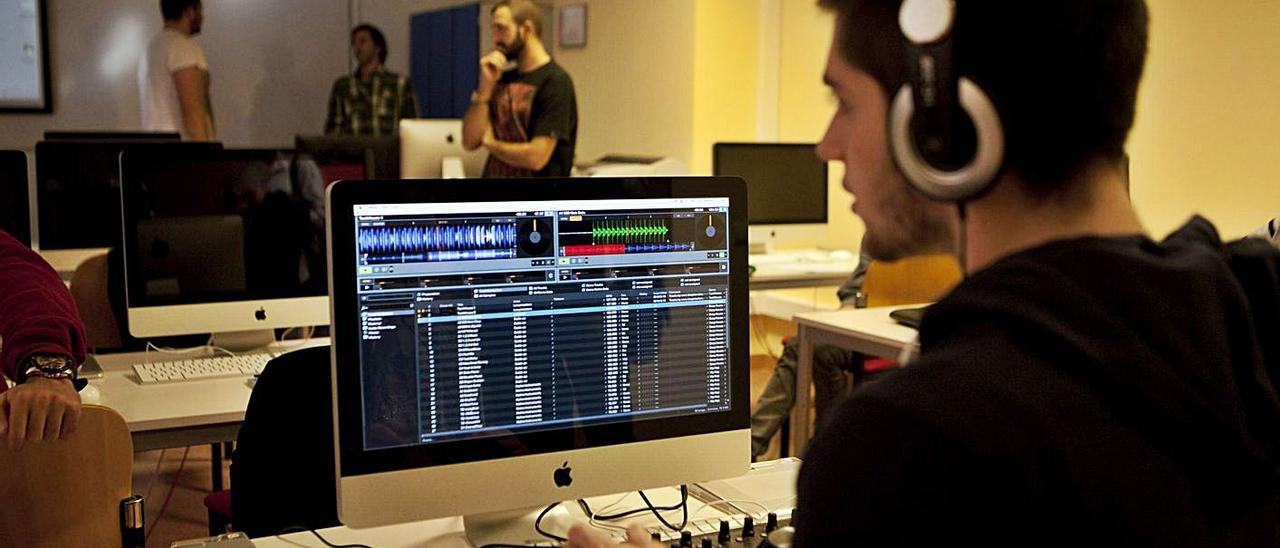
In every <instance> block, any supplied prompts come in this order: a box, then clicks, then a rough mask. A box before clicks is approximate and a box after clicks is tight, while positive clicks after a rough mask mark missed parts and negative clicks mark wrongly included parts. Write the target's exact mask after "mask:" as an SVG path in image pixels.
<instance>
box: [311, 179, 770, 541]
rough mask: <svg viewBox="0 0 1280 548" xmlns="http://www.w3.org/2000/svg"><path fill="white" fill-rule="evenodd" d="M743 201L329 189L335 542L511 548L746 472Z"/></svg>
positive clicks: (590, 192) (599, 188)
mask: <svg viewBox="0 0 1280 548" xmlns="http://www.w3.org/2000/svg"><path fill="white" fill-rule="evenodd" d="M735 183H736V184H735ZM742 190H743V189H742V186H741V182H740V181H736V180H734V181H727V180H717V179H712V178H682V179H660V180H643V179H613V180H598V179H596V180H587V179H559V180H549V181H546V182H544V184H539V185H536V188H533V186H532V185H530V187H529V188H515V189H513V188H511V185H510V184H509V183H506V182H504V181H501V180H488V179H480V180H468V181H466V182H465V183H464V182H452V181H440V182H439V184H433V185H430V186H424V185H420V184H414V183H412V182H399V183H362V184H356V185H350V184H340V185H337V186H335V187H334V188H333V189H332V190H331V192H330V202H329V203H330V208H331V211H332V212H333V216H332V217H331V223H330V230H331V231H332V233H331V238H333V244H332V245H333V246H334V254H333V265H334V266H333V268H334V271H333V275H332V282H333V284H334V290H333V291H334V312H333V314H334V318H333V326H334V330H335V347H334V360H335V362H334V364H335V387H336V389H337V398H336V402H335V413H336V420H337V424H338V435H337V438H338V441H337V444H338V450H339V455H340V458H339V467H340V471H341V479H340V483H339V499H340V510H339V515H340V516H341V518H342V521H343V523H345V524H347V525H349V526H354V527H363V526H370V525H376V524H382V523H394V522H398V521H410V520H417V519H426V518H430V517H438V516H447V515H457V514H459V513H461V514H465V515H467V518H466V528H467V531H468V535H469V536H470V537H471V539H472V541H473V542H476V543H483V542H498V541H503V542H523V541H527V540H530V539H531V538H532V537H534V536H536V535H534V533H533V531H532V529H530V528H528V523H526V522H524V521H522V520H521V519H517V518H521V517H524V518H529V517H530V516H529V512H528V511H527V510H526V508H529V507H534V506H537V507H538V509H541V508H542V507H545V506H546V505H547V504H548V503H550V502H554V501H559V500H566V499H573V498H578V497H581V496H587V495H593V494H605V493H611V492H618V491H624V490H632V489H639V488H649V487H659V486H668V485H676V484H680V483H688V482H694V481H703V480H707V479H713V478H719V477H730V476H734V475H735V474H741V473H743V472H744V471H745V470H746V468H747V466H748V464H749V437H750V436H749V429H748V424H747V422H748V420H747V409H748V407H749V404H750V402H749V401H747V400H748V397H747V383H748V378H747V371H748V362H747V357H746V355H745V354H746V348H747V345H746V344H745V337H746V324H745V321H746V315H745V313H746V311H745V304H744V303H745V297H744V294H745V290H746V285H745V276H744V274H745V222H744V221H745V218H744V215H743V213H744V212H742V211H741V209H734V208H735V207H737V208H741V207H742V204H743V202H742V196H743V194H742ZM432 196H434V198H432ZM493 196H502V198H503V199H504V201H502V202H494V201H481V200H493V198H492V197H493ZM677 196H678V197H677ZM427 200H434V201H432V202H428V201H427ZM338 212H341V214H338ZM388 493H394V496H390V497H389V496H388V495H387V494H388ZM441 493H450V494H451V495H450V496H440V494H441ZM506 511H511V512H510V513H504V512H506ZM534 513H536V512H534ZM561 532H563V530H561Z"/></svg>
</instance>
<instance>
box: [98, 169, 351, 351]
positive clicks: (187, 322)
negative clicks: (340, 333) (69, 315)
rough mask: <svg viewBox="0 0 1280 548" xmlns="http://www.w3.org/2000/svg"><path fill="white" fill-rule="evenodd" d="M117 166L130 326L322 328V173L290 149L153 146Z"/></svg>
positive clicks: (172, 329)
mask: <svg viewBox="0 0 1280 548" xmlns="http://www.w3.org/2000/svg"><path fill="white" fill-rule="evenodd" d="M122 163H123V167H122V179H121V180H122V182H123V187H122V190H121V196H122V210H123V211H124V246H123V256H124V279H125V289H126V291H125V302H126V305H127V307H128V325H129V331H130V333H131V334H132V335H133V336H134V337H138V338H149V337H162V336H171V335H188V334H199V333H214V334H225V333H233V332H249V331H257V332H261V330H268V329H270V328H280V327H295V326H309V325H323V324H325V323H327V322H328V309H329V300H328V298H327V287H328V284H327V281H326V267H325V265H326V261H325V247H324V239H323V231H324V204H323V186H324V182H323V180H322V179H321V177H320V172H319V169H318V168H317V167H316V166H315V165H314V164H313V163H311V162H309V161H306V160H295V158H294V156H293V153H292V151H277V150H261V149H255V150H198V149H197V150H193V149H190V148H186V147H180V146H174V147H171V148H166V147H160V148H151V149H147V150H146V151H141V152H137V153H131V152H126V153H125V154H124V156H123V160H122Z"/></svg>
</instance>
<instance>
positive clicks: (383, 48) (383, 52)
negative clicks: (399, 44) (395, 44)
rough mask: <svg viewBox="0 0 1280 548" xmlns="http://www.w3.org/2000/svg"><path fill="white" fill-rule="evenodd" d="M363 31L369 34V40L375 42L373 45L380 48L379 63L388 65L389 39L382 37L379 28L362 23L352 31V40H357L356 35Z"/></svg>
mask: <svg viewBox="0 0 1280 548" xmlns="http://www.w3.org/2000/svg"><path fill="white" fill-rule="evenodd" d="M361 31H364V32H367V33H369V38H370V39H372V40H373V45H375V46H378V62H379V63H382V64H386V62H387V37H386V36H383V35H382V31H380V30H378V27H375V26H373V25H370V24H369V23H360V24H359V25H356V27H355V28H353V29H351V39H352V40H355V39H356V33H357V32H361Z"/></svg>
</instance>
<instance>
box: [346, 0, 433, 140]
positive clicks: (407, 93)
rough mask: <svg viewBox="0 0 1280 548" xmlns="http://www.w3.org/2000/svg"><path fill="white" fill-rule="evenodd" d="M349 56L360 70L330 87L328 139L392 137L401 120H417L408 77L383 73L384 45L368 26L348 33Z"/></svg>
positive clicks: (411, 83) (373, 28)
mask: <svg viewBox="0 0 1280 548" xmlns="http://www.w3.org/2000/svg"><path fill="white" fill-rule="evenodd" d="M351 53H352V55H354V56H355V58H356V62H357V63H359V65H360V66H359V68H357V69H356V71H355V73H354V74H352V75H351V76H343V77H341V78H338V79H337V80H336V81H335V82H334V83H333V91H332V92H331V93H330V94H329V117H328V118H327V119H326V120H325V123H324V132H325V133H326V134H328V135H372V136H392V135H396V133H397V131H398V126H399V121H400V120H401V119H403V118H417V117H418V101H417V98H416V96H415V95H414V92H413V82H412V81H411V80H410V79H409V77H408V76H403V75H400V74H396V73H394V72H391V71H389V70H387V69H386V67H384V66H383V63H385V62H386V60H387V41H386V38H384V37H383V36H382V31H380V30H378V29H377V27H374V26H373V25H370V24H367V23H365V24H361V25H357V26H356V27H355V28H354V29H351Z"/></svg>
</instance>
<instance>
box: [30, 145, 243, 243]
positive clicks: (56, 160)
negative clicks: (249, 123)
mask: <svg viewBox="0 0 1280 548" xmlns="http://www.w3.org/2000/svg"><path fill="white" fill-rule="evenodd" d="M175 146H178V147H183V148H184V149H197V150H219V149H221V148H222V145H220V144H218V143H194V142H192V143H175V142H173V141H163V140H162V141H147V140H142V141H138V140H132V141H112V140H106V141H41V142H39V143H36V223H35V224H36V233H35V238H34V239H35V241H36V244H37V245H38V246H39V247H40V249H41V250H42V251H44V250H62V249H87V248H110V247H116V246H118V245H120V234H121V232H120V229H121V227H120V154H121V153H122V152H125V151H132V152H141V151H145V150H149V149H157V148H158V149H162V150H166V151H167V150H173V149H172V148H170V147H175Z"/></svg>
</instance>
